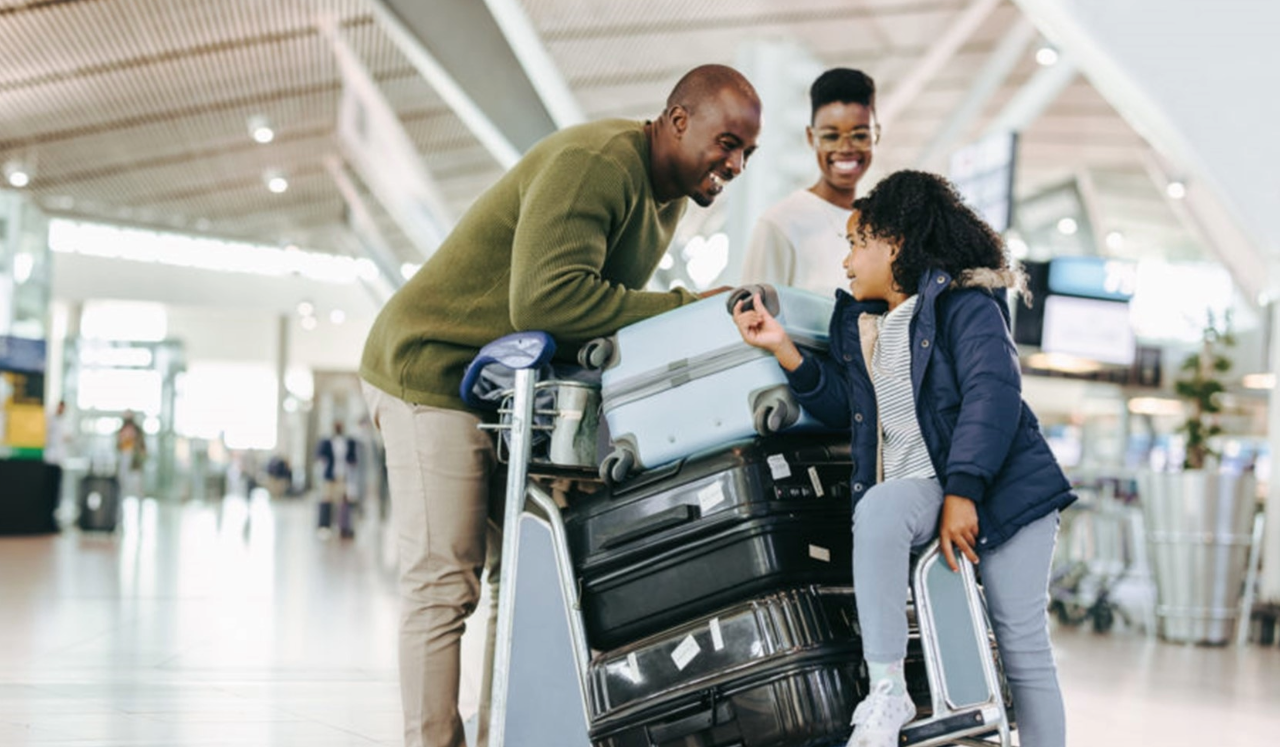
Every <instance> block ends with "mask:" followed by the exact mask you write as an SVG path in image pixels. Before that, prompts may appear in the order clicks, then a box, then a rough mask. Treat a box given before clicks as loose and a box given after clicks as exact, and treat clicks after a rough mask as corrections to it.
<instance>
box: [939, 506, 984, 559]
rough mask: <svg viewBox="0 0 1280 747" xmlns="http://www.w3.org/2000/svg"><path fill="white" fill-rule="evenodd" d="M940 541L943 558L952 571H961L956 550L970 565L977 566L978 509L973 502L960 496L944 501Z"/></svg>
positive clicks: (940, 523) (940, 522)
mask: <svg viewBox="0 0 1280 747" xmlns="http://www.w3.org/2000/svg"><path fill="white" fill-rule="evenodd" d="M938 540H939V541H940V542H941V544H942V557H943V558H944V559H946V561H947V566H948V567H949V568H950V569H951V570H952V571H959V570H960V566H959V564H957V563H956V556H955V550H959V551H960V552H962V553H964V556H965V557H966V558H968V559H969V562H970V563H973V564H974V565H977V563H978V553H977V551H976V550H975V549H974V548H975V547H977V546H978V507H977V506H975V505H973V501H971V500H969V499H968V498H962V497H960V496H958V495H948V496H947V497H946V498H944V499H943V502H942V519H941V520H940V521H939V522H938ZM953 548H954V549H953Z"/></svg>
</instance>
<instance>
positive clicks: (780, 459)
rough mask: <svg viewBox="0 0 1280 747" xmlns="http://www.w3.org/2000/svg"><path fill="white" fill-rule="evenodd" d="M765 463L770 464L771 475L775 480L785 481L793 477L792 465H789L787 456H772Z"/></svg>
mask: <svg viewBox="0 0 1280 747" xmlns="http://www.w3.org/2000/svg"><path fill="white" fill-rule="evenodd" d="M765 461H766V462H767V463H768V464H769V474H771V475H773V479H774V480H785V479H787V478H788V477H791V465H789V464H787V458H786V457H785V456H783V455H781V454H770V455H769V458H768V459H766V460H765Z"/></svg>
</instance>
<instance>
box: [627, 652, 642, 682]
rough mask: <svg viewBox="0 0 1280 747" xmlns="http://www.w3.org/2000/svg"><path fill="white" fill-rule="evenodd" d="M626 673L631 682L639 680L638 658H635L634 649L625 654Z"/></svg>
mask: <svg viewBox="0 0 1280 747" xmlns="http://www.w3.org/2000/svg"><path fill="white" fill-rule="evenodd" d="M627 674H628V675H630V679H631V681H632V682H639V681H640V660H639V659H637V658H636V652H635V651H632V652H631V653H629V654H627Z"/></svg>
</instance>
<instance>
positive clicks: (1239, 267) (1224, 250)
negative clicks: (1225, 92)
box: [1142, 150, 1274, 304]
mask: <svg viewBox="0 0 1280 747" xmlns="http://www.w3.org/2000/svg"><path fill="white" fill-rule="evenodd" d="M1142 164H1143V167H1144V168H1145V169H1146V171H1147V176H1149V177H1150V178H1151V182H1152V184H1154V185H1155V188H1156V190H1158V191H1159V194H1160V196H1161V197H1162V198H1164V201H1165V204H1166V205H1168V206H1169V210H1170V211H1172V212H1173V214H1174V216H1175V217H1176V218H1177V219H1178V222H1179V223H1181V224H1182V226H1183V228H1185V229H1186V230H1187V231H1188V232H1189V233H1190V234H1191V235H1192V236H1194V237H1195V238H1196V239H1197V240H1198V241H1199V242H1200V244H1201V245H1202V246H1204V247H1205V248H1207V249H1209V250H1210V251H1211V252H1213V254H1214V255H1215V256H1216V257H1217V258H1218V261H1220V262H1222V264H1223V266H1224V267H1226V268H1227V271H1228V272H1229V273H1230V274H1231V279H1232V280H1233V281H1235V284H1236V285H1237V286H1238V287H1239V288H1240V290H1241V291H1242V292H1243V293H1244V295H1245V297H1246V298H1247V299H1248V300H1249V302H1250V303H1252V304H1259V299H1260V298H1261V297H1262V296H1263V294H1264V293H1265V294H1270V295H1274V293H1273V289H1272V288H1271V284H1270V277H1271V274H1270V270H1271V268H1270V267H1269V266H1268V263H1267V260H1266V257H1265V256H1263V254H1262V253H1261V252H1258V251H1257V249H1256V248H1255V246H1254V243H1253V241H1252V240H1251V239H1250V238H1249V236H1248V235H1246V234H1245V232H1244V231H1243V230H1241V229H1240V226H1239V224H1238V223H1237V222H1236V221H1235V219H1234V218H1233V217H1232V216H1231V215H1230V213H1229V212H1228V211H1227V209H1226V208H1225V207H1224V206H1223V205H1222V204H1221V203H1220V202H1218V199H1217V196H1216V195H1215V194H1214V192H1213V190H1212V189H1210V188H1209V187H1208V186H1207V185H1205V184H1204V183H1203V182H1201V181H1199V180H1196V179H1186V178H1185V177H1183V176H1182V175H1173V174H1170V173H1169V172H1168V170H1167V169H1166V168H1165V166H1164V165H1163V164H1162V163H1161V161H1160V159H1159V157H1157V156H1156V154H1155V153H1154V152H1153V151H1151V150H1144V151H1143V157H1142ZM1175 179H1176V180H1178V181H1181V182H1182V183H1183V185H1184V187H1185V189H1186V194H1185V196H1184V197H1183V198H1182V199H1175V198H1174V197H1171V196H1170V195H1169V192H1168V189H1167V188H1168V186H1169V182H1171V181H1174V180H1175Z"/></svg>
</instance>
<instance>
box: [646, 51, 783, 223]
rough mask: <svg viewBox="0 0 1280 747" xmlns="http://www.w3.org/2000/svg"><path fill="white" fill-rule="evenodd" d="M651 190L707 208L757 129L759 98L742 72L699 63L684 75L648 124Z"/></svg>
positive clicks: (743, 159)
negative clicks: (664, 104)
mask: <svg viewBox="0 0 1280 747" xmlns="http://www.w3.org/2000/svg"><path fill="white" fill-rule="evenodd" d="M646 128H647V131H648V132H649V133H650V148H651V149H652V150H651V153H650V158H651V161H652V170H651V172H650V178H651V179H652V180H653V185H654V191H655V193H656V194H657V195H658V199H659V200H660V201H664V202H665V201H667V200H671V199H674V198H676V197H688V198H690V199H692V200H693V201H694V202H696V203H697V204H699V205H701V206H703V207H706V206H708V205H710V204H711V203H712V202H713V201H715V199H716V195H718V194H720V191H721V190H722V189H723V188H724V185H725V184H726V183H728V182H729V181H730V180H732V179H733V178H734V177H736V176H737V175H738V174H740V173H741V172H742V170H743V169H744V168H746V166H747V159H748V158H750V157H751V153H752V152H753V151H755V149H756V138H757V137H759V134H760V97H759V96H757V95H756V89H755V88H754V87H752V85H751V83H750V82H748V81H747V79H746V78H745V77H743V75H742V73H740V72H738V71H737V70H734V69H733V68H731V67H725V66H724V65H703V66H701V67H695V68H694V69H692V70H690V71H689V72H688V73H686V74H685V76H684V77H683V78H681V79H680V81H679V82H678V83H676V87H675V88H674V89H672V91H671V96H670V97H668V98H667V108H666V111H664V112H663V113H662V116H660V117H658V118H657V120H655V121H654V122H652V123H651V125H647V126H646Z"/></svg>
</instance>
